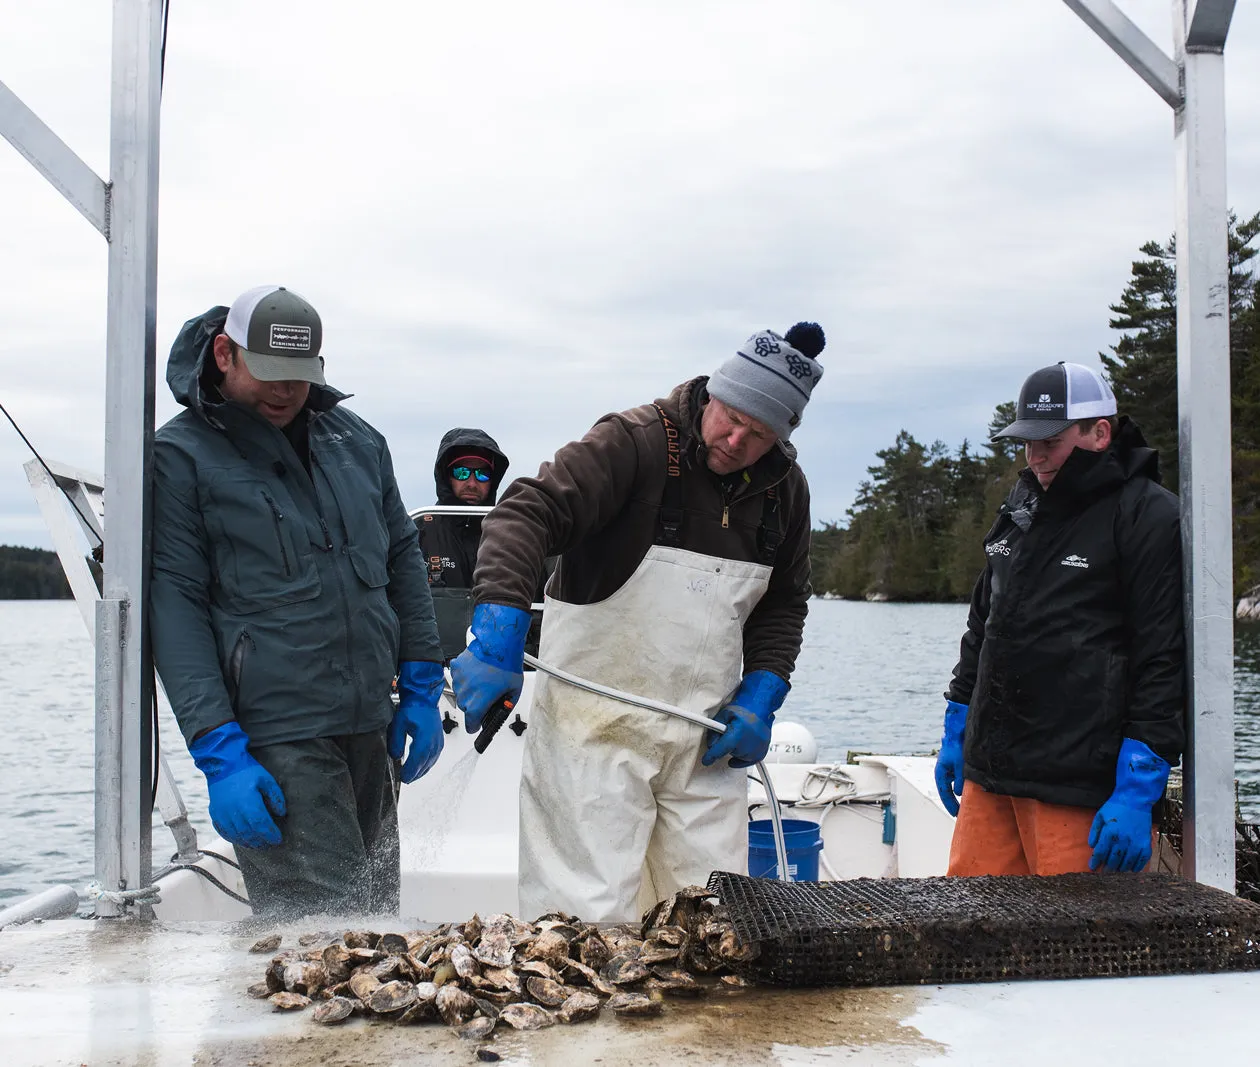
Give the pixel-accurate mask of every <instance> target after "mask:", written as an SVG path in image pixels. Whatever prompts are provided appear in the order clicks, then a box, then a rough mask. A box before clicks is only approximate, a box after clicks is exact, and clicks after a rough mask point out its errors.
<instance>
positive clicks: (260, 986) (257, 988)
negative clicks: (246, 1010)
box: [245, 982, 276, 1000]
mask: <svg viewBox="0 0 1260 1067" xmlns="http://www.w3.org/2000/svg"><path fill="white" fill-rule="evenodd" d="M275 992H276V990H274V989H272V988H271V986H269V985H268V984H267V983H266V982H255V983H254V984H253V985H252V986H250V987H249V988H248V989H247V990H245V995H246V996H247V997H253V998H254V999H255V1000H266V999H267V998H268V997H269V996H271V994H272V993H275Z"/></svg>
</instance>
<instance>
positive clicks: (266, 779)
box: [188, 720, 285, 848]
mask: <svg viewBox="0 0 1260 1067" xmlns="http://www.w3.org/2000/svg"><path fill="white" fill-rule="evenodd" d="M188 752H189V754H190V755H191V756H192V758H193V762H194V763H195V764H197V769H198V770H199V771H201V773H202V774H204V775H205V776H206V784H207V785H208V786H209V787H210V821H211V822H212V823H214V828H215V829H216V830H218V831H219V833H220V834H221V835H222V836H223V837H224V838H226V839H227V840H228V841H231V842H232V844H234V845H244V846H245V847H246V848H268V847H269V846H271V845H278V844H280V827H278V826H277V825H276V823H275V820H274V819H272V816H273V815H283V814H284V812H285V806H284V794H283V793H282V792H281V791H280V786H279V784H278V783H277V782H276V780H275V779H274V778H272V777H271V775H270V774H268V773H267V771H266V769H265V768H264V767H263V765H262V764H261V763H259V762H258V761H257V760H256V759H254V757H253V756H251V755H250V754H249V738H248V737H247V736H246V735H245V731H244V730H242V729H241V727H240V724H239V723H238V722H236V721H235V720H233V721H232V722H225V723H224V724H223V725H222V726H216V727H215V728H214V729H213V730H211V731H210V732H209V733H206V734H202V736H201V737H199V738H197V740H196V741H194V742H193V743H192V744H191V745H189V746H188ZM268 809H270V810H268Z"/></svg>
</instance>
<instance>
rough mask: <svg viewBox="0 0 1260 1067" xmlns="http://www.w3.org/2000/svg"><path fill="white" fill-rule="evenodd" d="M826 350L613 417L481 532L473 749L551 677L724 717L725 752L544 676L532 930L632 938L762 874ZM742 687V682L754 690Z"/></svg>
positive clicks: (794, 645)
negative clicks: (772, 750) (568, 929)
mask: <svg viewBox="0 0 1260 1067" xmlns="http://www.w3.org/2000/svg"><path fill="white" fill-rule="evenodd" d="M824 343H825V339H824V336H823V331H822V330H821V328H820V327H818V326H817V325H816V324H814V323H798V324H797V325H795V326H793V327H792V329H790V330H789V331H788V332H787V334H786V335H785V336H783V337H780V336H779V335H778V334H776V333H774V332H772V331H769V330H765V331H762V332H760V333H756V334H754V335H753V336H752V337H750V338H749V339H748V341H747V342H745V344H744V345H743V346H741V347H740V348H739V349H738V350H737V351H736V353H735V354H734V355H733V356H732V357H731V358H730V359H729V360H727V361H726V362H725V363H724V364H723V365H722V366H721V368H719V370H718V371H717V373H716V374H714V375H713V376H712V377H711V378H703V377H702V378H696V379H693V380H692V381H689V382H685V383H684V384H682V385H680V386H678V387H677V388H676V389H675V390H674V391H673V392H672V393H671V394H670V395H669V396H668V397H666V398H664V399H662V400H659V401H657V402H656V403H655V404H645V405H643V406H642V407H638V408H633V409H631V410H630V411H625V412H622V413H620V414H616V415H608V416H605V417H604V418H603V419H601V420H600V421H599V422H598V423H596V425H595V426H594V427H593V428H592V429H591V430H590V432H589V433H588V434H587V435H586V436H585V437H584V438H582V440H580V441H575V442H572V443H571V444H568V445H565V446H564V447H563V448H562V449H560V451H559V452H557V453H556V456H555V459H554V460H552V461H551V462H550V463H544V464H543V466H542V467H541V469H540V470H539V472H538V475H537V476H536V477H534V478H522V479H520V480H518V481H516V482H514V483H513V484H512V485H511V486H510V487H509V488H508V490H507V492H506V493H505V494H504V496H503V499H502V500H501V501H500V503H499V504H498V506H497V507H496V508H495V510H494V511H493V512H492V513H491V514H489V515H488V516H486V518H485V520H484V522H483V525H482V537H481V546H480V550H479V552H478V556H477V569H476V573H475V576H474V589H473V599H474V602H475V604H476V607H475V609H474V613H473V623H472V632H473V636H474V640H473V642H472V644H471V645H470V646H469V647H468V649H467V650H466V651H465V652H464V653H463V654H462V655H460V656H459V657H458V658H457V659H456V660H455V661H454V663H453V664H452V665H451V674H452V678H453V680H454V687H455V694H456V699H457V701H458V704H459V706H460V707H461V708H462V709H463V710H464V712H465V716H466V717H465V725H466V727H467V728H468V729H469V730H470V731H476V730H477V729H479V728H480V726H481V722H482V720H483V718H484V717H485V715H486V713H487V712H488V711H489V710H490V709H491V708H492V707H493V706H494V705H495V704H496V703H497V702H498V701H500V700H501V699H503V698H505V697H506V698H508V699H510V700H513V701H514V700H515V699H516V698H517V697H518V696H519V694H520V690H521V685H522V679H523V675H522V648H523V642H524V637H525V633H526V631H527V630H528V625H529V605H530V601H531V598H532V596H533V593H534V590H535V588H536V585H537V582H538V578H539V575H540V573H541V572H542V567H543V560H544V559H545V558H546V557H547V556H550V555H559V556H560V563H559V566H558V567H557V569H556V572H555V575H554V576H553V578H552V580H551V582H550V584H549V586H548V597H547V607H546V611H545V613H544V617H543V630H542V644H541V650H540V654H539V658H540V659H541V660H542V662H543V663H544V664H547V665H549V666H553V667H557V668H559V669H561V670H564V671H566V672H568V673H569V674H572V675H576V676H578V677H581V678H585V679H587V680H589V681H593V682H597V683H600V684H602V685H604V686H609V687H611V688H614V689H617V690H620V691H622V692H626V693H632V694H635V695H637V696H641V697H648V698H651V699H654V700H657V701H663V702H665V703H668V704H673V705H675V706H678V707H682V708H685V709H687V710H689V711H692V712H697V713H700V714H702V715H705V716H709V717H712V718H714V719H715V720H716V721H718V722H721V723H723V724H725V726H726V731H725V733H723V734H721V735H715V734H713V733H710V732H708V731H704V730H702V729H700V728H699V727H697V726H695V725H693V724H691V723H688V722H685V721H681V720H679V719H676V718H672V717H666V716H664V715H659V714H657V713H654V712H652V711H646V710H644V709H641V708H637V707H634V706H631V705H629V704H626V703H624V702H621V701H617V700H613V699H610V698H607V697H603V696H598V695H595V694H593V693H589V692H587V691H585V690H582V689H579V688H576V687H574V686H571V685H568V684H567V683H565V682H562V681H559V680H556V679H554V678H552V677H550V676H548V675H546V674H541V676H540V677H539V680H538V682H537V684H536V686H535V689H534V696H533V702H532V705H531V708H530V728H529V730H528V732H527V733H526V735H525V740H526V746H525V758H524V768H523V772H522V780H521V815H520V819H521V822H520V898H521V909H522V913H523V914H527V915H533V914H540V913H543V912H546V911H552V910H557V909H558V910H563V911H566V912H571V913H573V914H576V915H578V916H580V917H582V918H583V919H586V920H587V921H593V922H595V921H619V920H627V919H633V918H635V917H637V916H638V915H639V914H640V912H641V907H642V905H643V904H644V903H648V902H651V901H654V900H656V899H659V898H661V897H663V896H665V895H668V894H669V893H672V892H674V891H675V890H677V889H679V888H681V887H682V886H685V885H689V884H693V883H698V882H700V883H702V882H704V881H705V880H706V879H707V878H708V875H709V873H710V871H712V870H715V869H722V870H746V869H747V848H748V839H747V830H746V822H747V807H746V805H747V785H746V781H745V777H746V776H745V774H744V772H743V770H742V768H745V767H748V766H751V765H752V764H754V763H756V762H758V761H759V760H760V759H762V758H763V757H764V756H765V753H766V750H767V748H768V746H769V743H770V726H771V723H772V722H773V719H774V713H775V711H777V710H778V708H779V706H780V705H781V704H782V703H783V699H784V697H785V696H786V695H787V691H788V688H789V686H788V679H789V678H790V676H791V674H792V669H793V667H794V666H795V663H796V655H797V653H798V652H799V651H800V646H801V632H802V629H803V627H804V623H805V613H806V602H807V600H808V598H809V593H810V586H809V531H810V517H809V487H808V485H807V483H806V481H805V475H804V473H803V472H802V471H801V469H800V467H798V466H797V464H796V461H795V455H796V453H795V450H794V449H793V448H792V446H791V445H790V444H789V443H788V438H789V436H790V435H791V432H792V430H793V429H794V428H795V427H796V426H797V425H798V424H799V423H800V418H801V414H802V412H803V411H804V409H805V404H806V403H807V401H808V400H809V397H810V394H811V392H812V391H813V388H814V386H815V385H816V384H817V383H818V381H819V379H820V378H821V377H822V367H821V366H820V365H819V363H818V362H817V356H818V354H819V353H820V352H821V351H822V349H823V345H824ZM741 678H742V681H741Z"/></svg>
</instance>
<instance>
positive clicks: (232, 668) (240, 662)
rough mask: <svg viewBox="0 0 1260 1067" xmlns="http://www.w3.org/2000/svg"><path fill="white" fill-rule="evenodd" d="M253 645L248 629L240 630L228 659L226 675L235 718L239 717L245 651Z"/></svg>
mask: <svg viewBox="0 0 1260 1067" xmlns="http://www.w3.org/2000/svg"><path fill="white" fill-rule="evenodd" d="M253 646H254V639H253V638H252V637H250V636H249V631H248V630H242V631H241V636H240V637H238V638H237V639H236V644H235V645H233V646H232V655H231V656H230V657H229V659H228V676H229V677H230V678H231V679H232V715H233V717H235V718H237V719H239V718H240V717H241V676H242V675H243V674H244V673H245V651H246V648H247V647H248V648H253Z"/></svg>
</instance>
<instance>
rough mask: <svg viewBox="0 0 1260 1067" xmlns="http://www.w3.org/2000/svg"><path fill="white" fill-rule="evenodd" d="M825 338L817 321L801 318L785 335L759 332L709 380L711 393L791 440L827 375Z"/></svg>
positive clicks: (770, 331) (712, 395)
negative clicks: (822, 354) (822, 360)
mask: <svg viewBox="0 0 1260 1067" xmlns="http://www.w3.org/2000/svg"><path fill="white" fill-rule="evenodd" d="M826 343H827V338H826V335H825V334H824V333H823V331H822V327H821V326H819V325H818V323H816V322H798V323H797V324H796V325H795V326H793V327H792V328H791V329H790V330H788V332H787V334H786V335H785V336H783V337H780V336H779V335H778V334H777V333H775V332H774V331H773V330H762V331H761V332H759V333H755V334H753V335H752V336H751V337H750V338H748V340H747V341H745V342H744V343H743V345H741V346H740V347H739V349H737V350H736V352H735V355H733V356H732V357H731V358H730V359H728V360H727V361H726V362H725V363H723V364H722V366H721V367H719V368H718V370H717V373H715V374H714V375H713V377H711V378H710V379H709V385H708V388H709V396H711V397H715V398H716V399H718V400H720V401H722V403H723V404H726V405H727V406H728V407H733V408H734V409H735V410H736V411H739V412H742V413H743V414H745V415H748V416H750V417H751V418H754V419H756V420H757V421H758V422H763V423H765V424H766V425H767V426H769V427H770V429H772V430H773V431H774V432H775V433H776V434H777V435H778V437H779V440H781V441H786V440H787V439H788V438H789V437H791V436H792V431H793V430H794V429H796V427H797V426H798V425H800V421H801V415H802V414H803V413H804V411H805V405H806V404H807V403H809V397H810V394H811V393H812V392H813V391H814V386H815V385H817V384H818V382H819V381H820V380H821V378H822V375H823V369H822V365H821V364H820V363H819V362H818V354H819V353H820V352H821V351H822V350H823V347H824V346H825V345H826Z"/></svg>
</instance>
